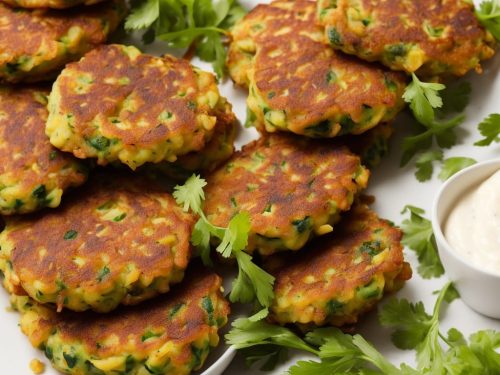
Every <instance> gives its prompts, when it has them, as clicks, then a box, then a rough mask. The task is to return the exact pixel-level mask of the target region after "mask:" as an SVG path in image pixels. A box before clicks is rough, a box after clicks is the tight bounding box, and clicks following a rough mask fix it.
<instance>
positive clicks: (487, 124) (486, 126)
mask: <svg viewBox="0 0 500 375" xmlns="http://www.w3.org/2000/svg"><path fill="white" fill-rule="evenodd" d="M478 129H479V132H480V133H481V135H482V136H483V137H484V138H483V139H481V140H479V141H477V142H476V143H474V145H476V146H489V145H491V144H492V143H493V142H496V143H499V142H500V114H499V113H492V114H491V115H489V116H488V117H486V118H485V119H484V120H483V121H481V123H480V124H479V125H478Z"/></svg>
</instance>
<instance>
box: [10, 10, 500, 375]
mask: <svg viewBox="0 0 500 375" xmlns="http://www.w3.org/2000/svg"><path fill="white" fill-rule="evenodd" d="M262 2H267V1H262ZM242 3H243V4H244V5H246V6H247V8H251V7H252V6H254V5H255V4H257V3H258V1H251V0H247V1H242ZM148 51H149V52H154V53H164V52H166V50H165V49H163V48H162V47H159V46H155V47H154V48H153V49H151V48H149V49H148ZM194 64H195V65H199V66H200V67H202V68H204V69H210V66H209V65H207V64H202V63H200V62H199V61H197V60H195V61H194ZM483 66H484V73H483V74H482V75H477V74H475V73H471V74H469V75H468V76H466V77H465V79H466V80H468V81H469V82H471V83H472V87H473V91H472V98H471V102H470V104H469V106H468V108H467V120H466V121H465V123H464V124H463V125H462V127H461V128H460V130H459V132H458V133H459V144H458V145H457V146H455V147H453V148H452V149H450V150H446V151H445V157H451V156H468V157H473V158H475V159H476V160H478V161H482V160H487V159H491V158H494V157H499V156H500V144H498V143H497V144H493V145H491V146H489V147H483V148H481V147H476V146H473V143H474V142H475V141H476V140H478V139H479V138H480V135H479V133H478V131H477V124H478V123H479V122H480V121H481V120H482V119H483V118H484V117H486V116H487V115H488V114H490V113H492V112H497V113H500V74H498V72H499V71H500V54H499V55H497V56H496V58H495V59H493V60H491V61H488V62H486V63H484V64H483ZM221 91H222V93H223V95H225V96H226V97H227V98H228V99H229V101H230V102H231V103H233V105H234V111H235V113H236V114H237V116H238V118H239V119H240V120H241V121H244V120H245V116H246V105H245V98H246V92H244V91H243V90H241V89H238V88H235V87H234V86H233V84H232V83H231V82H230V81H226V82H224V83H222V84H221ZM407 125H408V121H407V117H406V115H405V114H402V115H400V117H399V118H398V121H397V126H396V134H395V136H394V137H393V139H392V142H391V143H392V144H391V153H390V155H389V156H388V157H386V158H385V160H384V161H383V163H382V165H380V166H379V167H378V168H376V169H375V170H373V171H372V177H371V181H370V186H369V189H368V193H370V194H372V195H375V196H376V198H377V200H376V202H375V205H374V209H375V210H376V211H377V212H378V213H379V214H380V215H381V216H382V217H385V218H387V219H390V220H392V221H394V222H395V223H400V222H401V221H402V220H403V216H401V215H400V211H401V210H402V208H403V207H404V206H405V205H406V204H412V205H415V206H418V207H422V208H424V209H425V210H426V211H427V217H428V218H430V208H431V204H432V200H433V198H434V195H435V193H436V191H437V189H438V188H439V186H440V185H441V181H439V180H438V179H437V177H436V175H437V173H436V172H437V171H435V173H434V178H433V180H432V181H429V182H426V183H419V182H418V181H417V180H416V179H415V177H414V175H413V173H414V170H415V169H414V166H413V164H412V163H410V165H409V166H408V167H406V168H403V169H401V168H399V161H400V158H401V151H400V144H401V141H402V138H403V137H404V136H405V135H406V134H408V132H407ZM255 135H256V133H255V132H254V131H253V130H246V129H245V130H243V131H242V133H241V134H240V135H239V138H238V147H240V146H241V145H242V144H245V143H247V142H248V141H249V140H251V139H252V138H254V137H255ZM405 256H406V259H407V260H408V261H409V262H410V263H411V264H412V266H413V269H414V270H416V268H417V261H416V258H415V256H414V254H413V252H411V251H406V253H405ZM446 280H447V279H446V277H442V278H440V279H433V280H423V279H421V278H420V277H419V275H418V274H417V273H416V272H414V276H413V278H412V279H411V280H410V281H409V282H408V283H407V284H406V286H405V287H404V288H403V290H401V291H400V292H399V293H398V294H397V296H399V297H405V298H408V299H409V300H411V301H420V300H422V301H423V302H424V303H425V305H426V308H427V310H428V311H431V309H432V306H433V304H434V300H435V296H434V295H433V294H432V292H433V291H435V290H437V289H439V288H440V287H441V286H442V285H443V284H444V283H445V282H446ZM499 290H500V285H499ZM491 298H494V299H498V301H499V303H500V291H499V293H498V295H495V296H491ZM8 305H9V303H8V296H7V293H6V292H5V291H4V290H3V289H2V290H0V349H1V350H0V375H29V374H31V371H30V370H29V367H28V366H29V362H30V360H31V359H33V358H39V359H40V360H42V361H43V362H45V363H46V364H47V370H46V372H45V373H46V374H49V375H55V374H57V372H56V371H55V370H53V369H52V368H51V367H50V364H49V363H48V361H47V360H46V359H45V358H44V357H43V354H42V353H41V352H39V351H37V350H35V349H33V348H32V347H31V346H30V344H29V342H28V340H27V339H26V337H24V335H23V334H22V333H21V332H20V330H19V327H18V320H19V316H18V314H17V313H12V312H6V311H4V308H5V307H7V306H8ZM442 327H443V331H445V330H448V328H450V327H457V328H458V329H459V330H461V331H462V332H463V333H464V334H466V335H468V334H470V333H472V332H474V331H477V330H480V329H488V328H491V329H496V330H500V321H496V320H492V319H488V318H486V317H483V316H481V315H479V314H477V313H475V312H474V311H472V310H471V309H469V308H468V307H467V306H466V305H464V304H463V302H462V301H460V300H457V301H455V302H453V303H452V304H451V305H450V306H449V307H448V308H445V309H444V311H443V313H442ZM358 328H359V333H361V334H362V335H363V336H364V337H365V338H366V339H368V340H369V341H371V342H372V343H374V344H375V346H376V347H377V348H378V349H379V350H380V351H381V352H382V353H383V354H384V355H385V356H387V357H388V358H389V359H390V360H391V361H393V363H395V364H399V363H401V362H407V363H410V364H411V363H414V352H412V351H401V350H399V349H397V348H395V347H394V346H393V345H392V344H391V342H390V338H389V332H388V331H387V330H385V329H383V328H382V327H380V325H379V324H378V321H377V316H376V312H373V313H371V314H369V315H367V316H365V317H364V319H362V321H361V323H360V324H359V326H358ZM212 357H213V356H212ZM300 358H302V357H301V355H298V354H294V355H293V356H292V357H291V358H290V360H289V362H288V363H287V364H285V365H283V366H281V367H279V368H277V369H276V370H275V371H274V372H271V373H270V374H282V373H283V372H284V371H285V370H286V369H287V368H288V367H290V366H291V365H292V364H293V363H295V362H296V361H297V360H298V359H300ZM211 360H214V358H211ZM257 373H259V371H258V370H257V368H253V369H246V368H245V365H244V361H243V359H242V358H240V357H239V356H236V359H235V360H234V361H233V363H232V364H231V366H230V367H229V368H228V369H227V370H226V372H225V374H226V375H247V374H257Z"/></svg>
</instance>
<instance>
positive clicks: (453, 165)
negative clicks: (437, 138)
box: [438, 156, 477, 181]
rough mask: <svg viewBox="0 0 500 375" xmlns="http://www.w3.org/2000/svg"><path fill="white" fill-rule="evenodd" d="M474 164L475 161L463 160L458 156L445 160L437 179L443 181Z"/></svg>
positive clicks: (470, 159)
mask: <svg viewBox="0 0 500 375" xmlns="http://www.w3.org/2000/svg"><path fill="white" fill-rule="evenodd" d="M476 163H477V161H476V160H474V159H472V158H465V157H460V156H457V157H453V158H448V159H445V160H444V162H443V167H442V168H441V172H440V173H439V176H438V177H439V178H440V179H441V180H443V181H445V180H447V179H449V178H450V177H451V176H453V175H454V174H455V173H457V172H459V171H461V170H462V169H464V168H467V167H470V166H471V165H474V164H476Z"/></svg>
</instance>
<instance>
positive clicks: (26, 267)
mask: <svg viewBox="0 0 500 375" xmlns="http://www.w3.org/2000/svg"><path fill="white" fill-rule="evenodd" d="M193 225H194V219H193V217H192V216H191V215H189V214H186V213H184V212H183V211H182V208H180V207H178V206H177V204H176V203H175V201H174V199H173V198H172V196H171V195H170V194H168V193H166V192H165V191H164V189H163V188H161V187H159V186H156V185H155V184H153V183H152V182H151V181H148V180H145V179H144V178H142V177H134V176H129V175H123V176H118V175H113V174H110V173H109V172H108V173H106V174H97V175H95V176H93V178H92V181H91V183H90V184H89V185H88V186H86V187H85V188H82V189H79V190H77V191H75V192H74V193H73V194H72V195H71V196H69V197H68V199H67V200H66V201H65V202H64V204H63V205H61V206H60V207H59V208H58V209H55V210H52V211H50V212H43V213H40V214H37V215H33V216H30V217H16V218H14V217H12V218H8V219H7V220H6V228H5V230H4V231H3V232H2V233H1V234H0V269H1V270H2V271H3V273H4V275H5V280H4V283H5V286H6V288H7V289H8V290H9V291H10V292H12V293H18V294H23V292H22V290H24V291H25V292H26V293H27V294H28V295H29V296H30V297H31V298H33V299H35V300H37V301H38V302H41V303H55V304H57V307H58V308H59V309H62V308H63V307H64V308H68V309H71V310H76V311H82V310H87V309H93V310H95V311H100V312H106V311H110V310H112V309H114V308H115V307H116V306H117V305H118V304H120V303H123V304H135V303H138V302H140V301H142V300H145V299H148V298H151V297H153V296H155V295H157V294H158V293H165V292H167V291H168V290H169V286H170V284H172V283H177V282H179V281H181V280H182V278H183V276H184V269H185V268H186V267H187V264H188V261H189V258H190V255H191V247H190V243H189V239H190V237H191V231H192V228H193Z"/></svg>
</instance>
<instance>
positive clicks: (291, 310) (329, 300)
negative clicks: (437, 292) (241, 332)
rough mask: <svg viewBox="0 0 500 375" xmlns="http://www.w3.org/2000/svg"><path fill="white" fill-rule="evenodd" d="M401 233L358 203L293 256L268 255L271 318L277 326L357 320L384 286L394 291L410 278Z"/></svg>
mask: <svg viewBox="0 0 500 375" xmlns="http://www.w3.org/2000/svg"><path fill="white" fill-rule="evenodd" d="M401 236H402V232H401V230H400V229H398V228H396V227H394V226H393V225H392V224H391V223H390V222H389V221H387V220H384V219H381V218H379V217H378V216H377V214H376V213H375V212H373V211H372V210H371V209H370V208H369V207H368V205H366V204H365V203H360V202H357V203H356V204H354V205H353V208H352V209H351V211H349V212H348V213H346V214H345V215H344V216H343V218H342V220H341V221H340V222H339V223H338V224H337V226H336V228H335V231H334V233H331V234H329V235H327V236H324V237H322V238H321V239H317V240H315V241H312V242H311V243H309V244H308V245H307V247H306V248H304V249H302V250H301V251H299V252H298V253H295V254H293V255H292V256H289V255H287V256H282V254H279V255H276V256H274V257H271V258H269V259H268V261H267V264H266V269H267V270H268V271H269V272H270V273H271V274H272V275H273V276H274V277H275V278H276V280H275V283H274V290H275V295H276V298H275V301H274V303H273V306H272V307H271V311H272V312H271V316H272V317H273V318H274V319H277V320H278V321H280V323H281V324H285V323H290V322H300V323H310V322H314V323H316V324H325V323H326V322H328V321H330V319H332V320H331V322H332V323H334V324H335V325H337V324H344V323H346V322H347V323H354V322H356V321H357V315H358V314H359V313H361V312H363V311H365V310H367V307H370V306H373V303H374V302H376V301H377V300H379V299H380V298H381V297H382V295H383V292H384V290H386V291H392V290H397V289H399V288H400V287H401V286H402V284H403V282H404V281H405V280H408V279H409V278H410V277H411V269H410V267H409V265H408V264H407V263H405V262H404V258H403V246H402V245H401ZM283 255H284V254H283Z"/></svg>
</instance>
